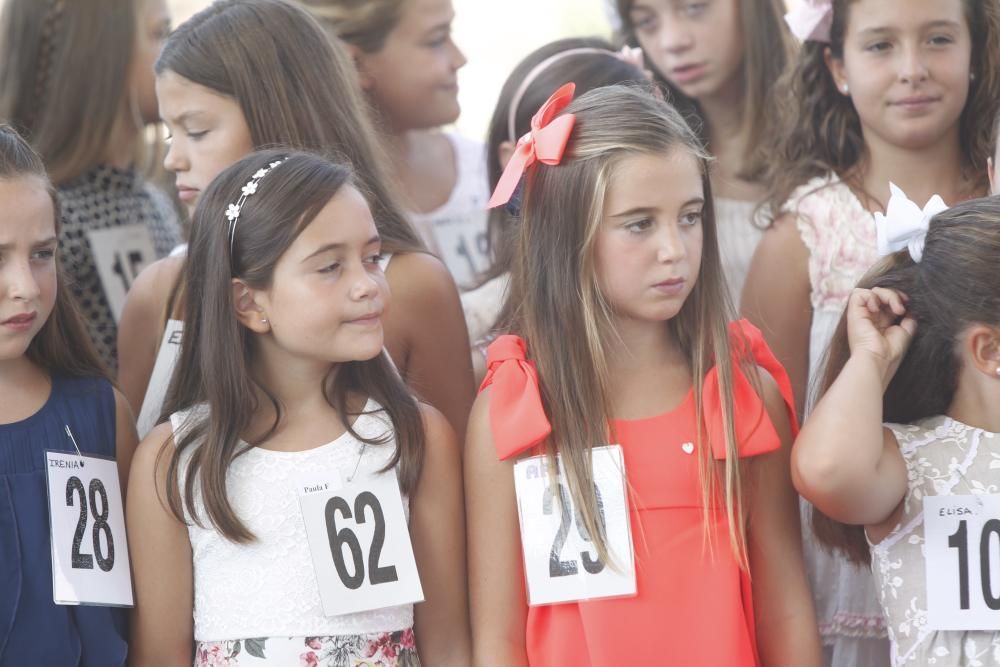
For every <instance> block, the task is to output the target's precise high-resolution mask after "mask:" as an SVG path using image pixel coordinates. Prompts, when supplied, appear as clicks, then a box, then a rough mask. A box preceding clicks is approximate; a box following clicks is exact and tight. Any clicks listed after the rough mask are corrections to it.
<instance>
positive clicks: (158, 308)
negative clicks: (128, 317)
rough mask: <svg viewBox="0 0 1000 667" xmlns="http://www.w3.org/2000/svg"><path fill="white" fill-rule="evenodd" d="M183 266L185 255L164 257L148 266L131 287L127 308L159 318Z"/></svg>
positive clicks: (143, 314)
mask: <svg viewBox="0 0 1000 667" xmlns="http://www.w3.org/2000/svg"><path fill="white" fill-rule="evenodd" d="M183 267H184V258H183V257H164V258H163V259H158V260H156V261H155V262H153V263H152V264H150V265H149V266H147V267H146V268H145V269H143V270H142V272H141V273H139V276H138V277H137V278H136V279H135V282H133V283H132V286H131V287H130V288H129V291H128V299H127V300H126V302H125V307H126V309H131V310H132V311H133V312H135V313H138V314H141V315H142V316H144V317H145V316H149V317H153V318H159V317H160V316H161V315H162V313H163V310H164V309H165V308H166V306H167V301H168V300H169V299H170V292H171V291H172V290H173V288H174V285H175V284H176V282H177V280H178V279H179V278H180V276H181V271H182V270H183ZM123 317H125V315H123ZM154 321H158V319H157V320H154Z"/></svg>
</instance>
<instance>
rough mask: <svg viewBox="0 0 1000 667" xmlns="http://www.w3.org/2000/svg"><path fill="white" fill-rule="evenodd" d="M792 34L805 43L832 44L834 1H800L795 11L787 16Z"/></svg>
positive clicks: (786, 19)
mask: <svg viewBox="0 0 1000 667" xmlns="http://www.w3.org/2000/svg"><path fill="white" fill-rule="evenodd" d="M785 23H787V24H788V27H789V28H791V30H792V34H793V35H795V36H796V37H798V38H799V40H801V41H803V42H823V43H824V44H827V43H829V42H830V28H831V26H832V25H833V0H799V2H798V4H797V5H796V7H795V9H793V10H792V11H790V12H788V13H787V14H785Z"/></svg>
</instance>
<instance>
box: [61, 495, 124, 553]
mask: <svg viewBox="0 0 1000 667" xmlns="http://www.w3.org/2000/svg"><path fill="white" fill-rule="evenodd" d="M74 491H75V492H76V494H77V496H79V498H80V519H79V520H78V521H77V522H76V532H75V533H74V534H73V556H72V561H71V563H72V567H73V569H76V570H93V569H94V558H95V557H96V558H97V566H98V567H99V568H101V570H102V571H104V572H110V571H111V568H113V567H114V566H115V540H114V538H113V537H112V535H111V526H109V525H108V511H109V509H110V508H109V507H108V492H107V490H106V489H105V488H104V483H103V482H101V480H99V479H92V480H90V511H91V512H92V513H93V514H94V528H93V530H92V531H91V536H92V538H93V543H94V555H93V556H91V555H90V554H85V553H81V552H80V547H81V546H82V544H83V538H84V534H85V533H86V532H87V492H86V490H85V489H84V488H83V482H81V481H80V478H79V477H77V476H75V475H74V476H73V477H70V478H69V479H68V480H66V506H67V507H72V506H73V492H74ZM98 496H100V498H101V511H100V512H98V511H97V497H98ZM102 532H103V533H104V539H105V541H106V542H107V543H108V553H107V555H105V554H104V553H103V552H102V551H101V540H100V534H101V533H102Z"/></svg>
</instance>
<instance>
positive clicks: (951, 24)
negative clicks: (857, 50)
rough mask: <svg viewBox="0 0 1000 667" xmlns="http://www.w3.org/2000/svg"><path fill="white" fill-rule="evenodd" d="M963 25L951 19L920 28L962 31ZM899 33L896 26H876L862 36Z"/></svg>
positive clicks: (940, 20) (929, 23)
mask: <svg viewBox="0 0 1000 667" xmlns="http://www.w3.org/2000/svg"><path fill="white" fill-rule="evenodd" d="M961 27H962V26H961V24H959V23H958V22H957V21H952V20H949V19H938V20H936V21H928V22H927V23H925V24H924V25H922V26H920V30H930V29H932V28H951V29H953V30H959V29H961ZM894 32H899V28H898V27H896V26H874V27H872V28H865V29H864V30H862V31H861V34H862V35H869V34H882V33H894Z"/></svg>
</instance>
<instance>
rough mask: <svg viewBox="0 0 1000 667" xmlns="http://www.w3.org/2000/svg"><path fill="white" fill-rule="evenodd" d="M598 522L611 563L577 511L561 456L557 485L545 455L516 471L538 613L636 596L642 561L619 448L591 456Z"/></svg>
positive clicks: (523, 543)
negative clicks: (560, 606)
mask: <svg viewBox="0 0 1000 667" xmlns="http://www.w3.org/2000/svg"><path fill="white" fill-rule="evenodd" d="M591 462H592V465H593V472H594V480H593V482H594V495H595V496H596V499H597V519H598V521H600V522H601V523H602V524H603V526H604V529H605V535H606V538H607V545H608V550H609V555H610V556H611V560H612V563H605V562H603V561H602V560H601V559H600V557H599V556H598V554H597V549H596V548H595V547H594V545H593V543H592V542H591V540H590V537H589V535H587V532H586V530H585V529H584V527H583V521H582V520H581V518H580V513H579V511H578V510H577V509H576V508H575V507H574V506H573V499H572V496H571V495H570V491H569V486H568V485H567V483H566V480H565V478H564V475H563V472H562V461H561V459H559V457H557V464H558V471H559V472H558V478H557V479H556V480H551V479H550V478H549V463H548V458H547V457H545V456H534V457H531V458H527V459H522V460H521V461H518V462H517V463H516V464H515V465H514V489H515V491H516V493H517V509H518V516H519V518H520V523H521V547H522V550H523V554H524V573H525V578H526V579H527V583H528V603H529V604H530V605H531V606H538V605H547V604H558V603H562V602H572V601H576V600H590V599H595V598H610V597H626V596H630V595H635V592H636V585H635V559H634V555H633V551H632V529H631V525H630V523H629V513H628V500H627V496H626V492H625V461H624V458H623V455H622V448H621V446H619V445H609V446H604V447H595V448H593V449H592V450H591Z"/></svg>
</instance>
